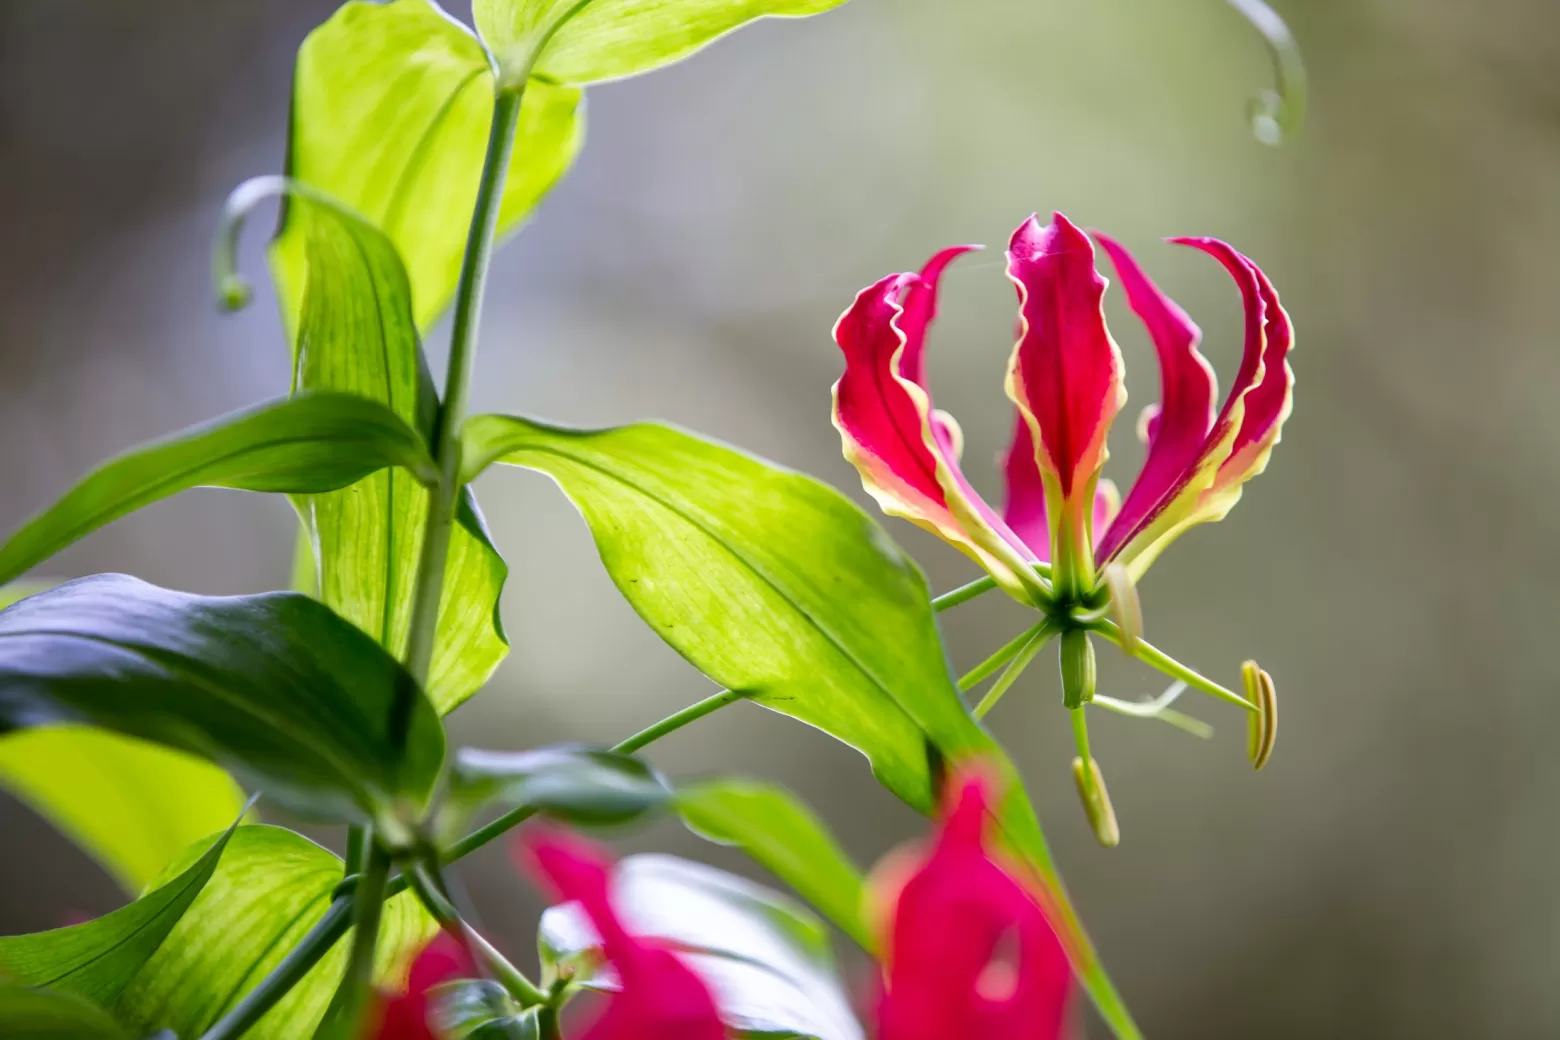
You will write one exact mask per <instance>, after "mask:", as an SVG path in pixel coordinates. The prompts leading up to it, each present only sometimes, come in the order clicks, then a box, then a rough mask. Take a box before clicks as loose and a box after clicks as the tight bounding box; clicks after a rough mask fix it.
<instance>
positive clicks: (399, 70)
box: [271, 0, 583, 329]
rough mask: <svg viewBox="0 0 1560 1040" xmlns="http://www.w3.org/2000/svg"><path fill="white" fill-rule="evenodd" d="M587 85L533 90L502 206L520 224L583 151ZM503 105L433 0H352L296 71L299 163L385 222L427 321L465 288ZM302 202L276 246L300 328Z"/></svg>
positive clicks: (470, 41)
mask: <svg viewBox="0 0 1560 1040" xmlns="http://www.w3.org/2000/svg"><path fill="white" fill-rule="evenodd" d="M579 105H580V92H579V91H578V90H575V89H572V88H570V87H564V86H559V85H557V84H556V83H545V82H537V83H534V84H532V85H531V89H529V90H527V91H526V96H525V103H524V105H523V107H522V108H521V111H520V125H519V129H518V130H517V132H516V136H515V147H514V160H513V162H512V163H511V165H510V170H509V177H508V179H507V181H506V183H505V188H504V196H503V199H502V202H501V204H500V209H499V217H498V227H499V234H500V235H502V234H505V233H507V232H509V231H512V230H514V229H515V228H516V227H518V226H519V224H520V223H521V222H522V221H523V220H525V218H526V217H528V216H529V215H530V213H531V211H532V210H533V209H534V208H535V207H536V204H537V203H538V202H539V201H540V200H541V198H542V196H543V195H545V194H546V193H547V191H548V189H549V188H551V187H552V185H553V184H554V183H555V182H556V181H557V180H558V178H559V177H560V176H562V175H563V172H564V171H565V170H566V169H568V167H569V165H570V163H572V162H573V161H574V156H575V153H576V152H577V151H578V150H579V146H580V142H581V140H582V138H583V119H582V118H581V113H580V112H579V111H578V109H579ZM492 112H493V76H492V73H491V70H490V67H489V63H488V58H487V55H486V54H485V53H484V51H483V48H482V45H481V43H479V42H478V41H477V39H476V38H475V37H474V36H473V35H472V34H471V32H470V31H469V30H468V29H466V28H465V27H464V26H462V25H460V24H459V23H458V22H456V21H455V20H454V19H452V18H450V17H449V16H448V15H447V14H445V13H444V11H443V10H441V9H440V8H439V7H438V5H437V4H434V3H431V2H429V0H394V2H392V3H387V4H377V3H367V2H364V0H352V2H349V3H347V4H345V5H343V6H342V7H341V8H340V9H339V10H338V11H337V12H336V13H335V15H333V16H332V17H331V19H330V20H329V21H327V22H326V23H325V24H324V25H321V26H320V27H319V28H318V29H315V30H314V31H313V32H312V33H310V34H309V37H308V39H306V40H305V41H304V43H303V46H302V47H301V48H300V49H299V51H298V67H297V72H296V74H295V76H294V80H293V110H292V136H291V140H290V143H289V148H288V162H287V172H288V174H289V175H290V176H292V177H294V178H296V179H298V180H300V181H303V182H304V183H306V184H309V185H312V186H313V187H316V188H319V189H321V190H323V191H325V192H328V193H329V194H330V195H332V196H334V197H335V198H337V199H340V200H341V201H342V202H343V203H345V204H346V205H348V206H350V207H352V209H354V210H355V211H357V212H358V213H361V214H362V215H363V216H364V217H366V218H367V219H368V220H369V221H371V222H373V223H374V224H376V225H377V226H378V227H380V228H382V229H383V230H384V232H385V233H386V234H387V235H389V236H390V239H391V241H393V242H394V243H395V246H396V248H397V249H398V250H399V251H400V254H401V255H402V256H403V257H405V258H406V262H407V267H408V272H409V274H410V284H411V293H412V298H413V300H415V308H414V310H413V313H414V314H415V315H416V319H417V325H418V327H420V328H427V326H428V325H429V324H430V323H431V322H432V321H433V319H434V318H435V317H436V316H437V315H438V314H439V312H440V311H442V310H443V309H444V306H445V304H446V303H448V301H449V299H450V297H451V295H452V294H453V293H454V291H455V284H456V281H457V280H458V277H459V273H460V262H461V254H462V252H463V250H464V249H465V244H466V231H467V228H468V227H469V226H470V224H471V212H472V207H473V204H474V202H475V200H476V194H477V181H478V179H479V178H480V175H481V171H482V157H483V154H484V152H485V150H486V148H487V139H488V126H489V124H490V122H491V119H492ZM298 216H299V213H298V210H297V209H296V208H291V207H290V208H289V210H288V212H287V214H286V216H285V219H284V220H283V223H282V230H281V234H280V235H279V237H278V239H277V242H276V244H275V246H274V247H273V250H272V256H271V259H272V267H273V270H274V271H275V272H276V277H277V283H278V287H279V289H278V291H279V293H280V296H281V299H282V307H283V313H284V315H285V316H286V319H287V327H288V328H289V329H294V328H297V327H298V315H299V311H300V309H301V306H302V301H303V296H304V293H305V288H304V285H305V280H306V277H307V269H308V267H309V264H310V262H311V261H310V260H309V258H308V257H307V255H306V252H307V246H306V240H307V238H308V236H309V233H310V232H309V230H308V228H307V226H306V223H305V222H300V221H299V220H298V219H296V218H297V217H298Z"/></svg>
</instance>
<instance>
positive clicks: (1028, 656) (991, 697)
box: [975, 621, 1056, 719]
mask: <svg viewBox="0 0 1560 1040" xmlns="http://www.w3.org/2000/svg"><path fill="white" fill-rule="evenodd" d="M1032 631H1033V632H1034V634H1033V635H1031V636H1030V637H1029V641H1028V642H1026V643H1025V644H1024V646H1023V649H1021V650H1020V651H1019V652H1018V655H1017V656H1015V657H1014V658H1013V660H1012V662H1011V663H1010V664H1009V665H1008V666H1007V669H1006V670H1005V671H1004V672H1003V673H1002V675H1001V676H1000V677H998V679H997V681H996V682H994V683H992V684H991V689H989V690H987V691H986V696H984V697H982V698H981V699H980V703H979V704H977V705H975V717H976V718H977V719H983V718H985V717H986V713H987V712H989V711H990V710H991V709H992V708H995V707H996V706H997V702H998V701H1000V700H1001V699H1002V695H1003V694H1005V693H1007V692H1008V690H1009V689H1011V688H1012V686H1013V684H1014V683H1015V682H1017V681H1018V677H1019V676H1021V675H1023V674H1024V669H1026V668H1028V667H1029V666H1030V664H1031V663H1032V662H1033V661H1034V659H1035V656H1036V655H1037V654H1039V653H1040V651H1041V650H1042V649H1044V648H1045V645H1046V644H1047V643H1049V642H1050V641H1051V637H1053V636H1054V635H1056V629H1055V628H1053V627H1052V626H1051V624H1050V623H1049V622H1048V621H1042V622H1040V624H1038V625H1036V626H1035V628H1034V629H1033V630H1032Z"/></svg>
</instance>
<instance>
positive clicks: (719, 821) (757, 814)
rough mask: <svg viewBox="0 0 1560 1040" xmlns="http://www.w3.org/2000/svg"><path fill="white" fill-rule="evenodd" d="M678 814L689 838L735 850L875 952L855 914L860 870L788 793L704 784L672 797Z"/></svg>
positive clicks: (750, 784)
mask: <svg viewBox="0 0 1560 1040" xmlns="http://www.w3.org/2000/svg"><path fill="white" fill-rule="evenodd" d="M677 811H678V812H679V813H681V814H682V818H683V821H684V822H685V823H687V825H688V827H689V829H691V830H692V831H693V832H694V833H696V834H698V835H700V836H701V837H704V838H707V839H709V840H710V841H713V842H718V843H720V844H722V845H735V846H737V847H738V848H740V849H742V850H743V851H744V852H746V853H747V854H748V855H749V856H751V857H753V859H755V860H757V861H758V862H759V863H760V864H761V865H762V866H763V867H764V868H765V869H767V870H768V871H769V872H770V873H771V874H773V875H775V876H776V877H778V878H779V879H780V880H781V881H784V882H785V883H786V884H787V885H790V886H791V888H793V889H794V890H795V891H796V893H797V894H798V895H800V896H801V897H802V898H803V899H805V900H807V902H809V903H811V904H812V905H813V906H814V907H815V908H816V909H817V910H818V912H819V913H821V914H823V916H824V917H827V918H828V919H829V920H830V921H832V922H833V923H834V924H835V926H837V927H838V928H839V929H840V930H841V931H843V932H844V933H845V934H846V935H848V936H850V937H851V938H852V939H854V940H855V941H856V943H857V944H858V945H860V946H861V948H862V949H864V950H866V951H867V952H869V953H874V952H876V950H877V939H876V936H874V935H873V934H872V932H871V930H870V929H869V928H868V926H867V923H866V921H865V920H864V919H863V916H862V910H863V904H864V882H863V881H862V878H861V871H860V870H859V869H857V867H856V865H855V864H854V863H852V862H851V860H850V857H849V856H847V855H846V854H845V850H843V849H841V848H840V847H839V844H838V843H837V842H836V841H835V840H834V838H833V836H832V835H830V834H829V832H828V830H827V829H826V828H825V827H824V825H823V823H822V821H820V820H819V819H818V818H817V817H816V816H814V815H813V813H812V812H811V811H810V810H809V809H808V808H807V807H806V806H805V805H803V804H802V803H801V802H799V801H797V799H796V797H795V796H794V795H792V794H791V793H790V792H789V791H786V790H785V789H784V788H780V787H775V786H773V785H771V784H761V783H757V782H754V781H751V780H724V779H723V780H707V781H705V782H703V783H698V784H694V785H692V786H690V787H684V788H682V789H681V790H679V791H678V792H677Z"/></svg>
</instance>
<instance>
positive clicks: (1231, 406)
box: [1098, 237, 1294, 581]
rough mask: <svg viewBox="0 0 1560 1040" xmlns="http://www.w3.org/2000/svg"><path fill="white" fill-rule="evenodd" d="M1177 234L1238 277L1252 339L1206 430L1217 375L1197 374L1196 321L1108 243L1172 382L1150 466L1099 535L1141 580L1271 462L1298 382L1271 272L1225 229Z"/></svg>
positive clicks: (1109, 557) (1152, 429) (1157, 417)
mask: <svg viewBox="0 0 1560 1040" xmlns="http://www.w3.org/2000/svg"><path fill="white" fill-rule="evenodd" d="M1101 241H1102V244H1105V243H1107V242H1108V240H1106V239H1104V238H1103V237H1102V238H1101ZM1171 241H1172V242H1175V243H1176V244H1179V245H1186V246H1191V247H1192V248H1194V249H1199V250H1201V251H1202V252H1205V253H1208V254H1209V255H1210V256H1212V257H1214V258H1215V259H1216V260H1218V261H1219V262H1220V263H1221V264H1222V265H1223V266H1224V268H1225V270H1227V271H1228V272H1229V274H1230V275H1231V277H1232V278H1234V279H1235V283H1236V286H1237V287H1238V289H1239V290H1240V294H1241V301H1242V304H1243V307H1244V311H1245V347H1244V350H1243V353H1242V357H1241V365H1240V369H1239V371H1238V372H1237V373H1236V376H1235V381H1234V384H1233V385H1232V386H1231V388H1230V393H1229V396H1228V397H1226V398H1225V401H1224V405H1223V407H1222V408H1221V409H1220V411H1219V414H1218V415H1217V416H1216V417H1215V418H1214V419H1213V420H1212V422H1211V424H1209V425H1207V426H1205V427H1204V431H1205V432H1204V433H1203V434H1202V435H1201V437H1200V438H1199V437H1198V436H1197V435H1196V433H1197V429H1198V427H1199V426H1200V425H1201V424H1202V422H1203V420H1202V416H1203V415H1204V414H1205V411H1204V409H1205V408H1206V407H1207V405H1206V404H1205V403H1204V402H1205V399H1206V400H1209V401H1211V398H1212V387H1213V383H1212V378H1211V373H1209V374H1208V376H1207V380H1206V382H1204V377H1203V376H1202V375H1199V374H1198V373H1199V370H1202V371H1203V372H1206V369H1205V362H1203V361H1202V359H1201V357H1200V356H1198V355H1197V354H1196V342H1195V335H1194V333H1195V326H1193V325H1191V322H1190V320H1189V319H1185V318H1184V315H1182V314H1181V312H1180V309H1179V308H1177V307H1175V305H1174V304H1173V303H1171V302H1170V301H1169V300H1168V298H1166V297H1164V296H1163V294H1162V293H1160V292H1159V290H1158V289H1157V288H1156V287H1155V286H1154V285H1153V283H1152V282H1150V281H1149V280H1148V279H1147V278H1146V276H1143V275H1142V273H1141V271H1138V270H1137V269H1136V264H1135V263H1134V262H1133V261H1132V259H1131V257H1130V255H1128V254H1127V253H1126V251H1125V250H1122V249H1120V247H1115V248H1112V246H1114V243H1110V244H1106V249H1107V251H1109V252H1111V254H1112V258H1113V260H1114V261H1115V263H1116V268H1117V272H1118V273H1119V274H1120V275H1121V277H1122V283H1123V285H1124V286H1125V287H1126V289H1127V293H1128V298H1129V302H1131V304H1132V307H1133V309H1134V310H1135V311H1137V312H1138V314H1139V315H1140V316H1141V317H1143V320H1144V322H1145V324H1146V325H1148V327H1149V330H1150V334H1151V336H1152V337H1153V338H1154V341H1155V346H1156V349H1158V350H1159V353H1160V361H1161V371H1162V373H1163V380H1164V384H1165V389H1166V398H1165V400H1164V402H1162V405H1161V408H1160V409H1159V410H1158V411H1157V412H1156V413H1155V414H1153V416H1152V418H1151V419H1150V421H1149V422H1148V423H1146V424H1145V429H1146V430H1147V432H1148V433H1149V434H1150V447H1149V456H1148V460H1147V461H1146V462H1145V465H1144V470H1143V473H1142V475H1141V476H1140V477H1139V478H1138V481H1137V483H1135V484H1134V485H1133V488H1132V489H1131V490H1130V491H1129V492H1128V494H1127V499H1126V502H1125V504H1124V505H1123V507H1122V511H1121V514H1120V515H1119V516H1118V517H1117V519H1116V520H1115V522H1114V523H1113V524H1112V525H1111V527H1110V529H1109V530H1108V531H1107V532H1106V535H1105V537H1104V539H1102V540H1101V542H1100V545H1099V553H1098V562H1099V565H1100V566H1101V567H1103V566H1104V565H1105V564H1106V563H1109V562H1111V561H1113V560H1114V561H1119V562H1121V563H1122V564H1124V565H1125V566H1126V568H1127V571H1128V573H1129V575H1131V577H1132V579H1133V580H1134V581H1135V580H1138V579H1140V578H1141V577H1142V575H1143V573H1144V572H1145V571H1146V570H1147V569H1148V567H1149V565H1150V564H1152V563H1153V561H1154V559H1155V558H1157V557H1158V555H1159V553H1160V552H1162V551H1163V550H1164V548H1165V547H1166V546H1167V545H1168V544H1169V543H1170V542H1171V541H1173V540H1174V539H1175V538H1176V537H1178V536H1179V535H1180V534H1181V533H1182V532H1183V531H1185V530H1186V529H1187V528H1189V527H1192V526H1194V525H1196V524H1201V523H1208V522H1211V521H1215V520H1220V519H1223V518H1224V516H1226V515H1227V514H1228V513H1229V511H1230V509H1231V508H1232V507H1233V506H1234V504H1235V502H1236V501H1237V500H1239V498H1240V492H1241V485H1242V484H1243V483H1244V482H1245V481H1246V480H1249V479H1250V478H1251V477H1253V476H1255V475H1256V474H1258V473H1260V472H1261V471H1262V469H1263V468H1264V467H1265V466H1266V464H1267V459H1268V457H1269V456H1270V455H1271V453H1272V449H1273V445H1274V444H1276V443H1277V442H1278V438H1279V435H1280V431H1281V428H1282V426H1283V422H1284V419H1285V418H1287V417H1288V415H1289V411H1290V407H1291V404H1292V390H1293V386H1294V373H1293V371H1292V370H1291V369H1290V367H1289V364H1288V354H1289V350H1290V348H1291V346H1292V345H1293V330H1292V326H1291V325H1290V322H1289V318H1288V315H1287V314H1285V313H1284V311H1283V308H1282V307H1281V306H1280V305H1279V302H1278V295H1277V293H1276V292H1275V291H1274V290H1273V287H1272V284H1271V283H1270V282H1269V281H1268V279H1267V277H1266V276H1265V275H1264V274H1263V273H1262V272H1261V270H1260V269H1258V268H1257V266H1256V265H1255V264H1254V263H1252V262H1251V261H1250V260H1249V259H1247V258H1246V257H1245V256H1243V255H1241V254H1240V253H1239V252H1237V251H1236V250H1235V249H1233V248H1231V247H1230V246H1229V245H1228V244H1226V243H1224V242H1221V241H1219V240H1217V239H1212V238H1180V239H1172V240H1171ZM1205 387H1206V397H1205V389H1204V388H1205ZM1199 440H1200V444H1199V443H1198V442H1199Z"/></svg>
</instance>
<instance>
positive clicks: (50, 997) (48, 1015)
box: [0, 980, 131, 1040]
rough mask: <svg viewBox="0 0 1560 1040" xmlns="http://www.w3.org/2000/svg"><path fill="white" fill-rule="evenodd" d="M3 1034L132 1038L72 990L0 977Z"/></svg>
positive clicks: (44, 1039)
mask: <svg viewBox="0 0 1560 1040" xmlns="http://www.w3.org/2000/svg"><path fill="white" fill-rule="evenodd" d="M0 1036H8V1037H14V1038H16V1040H56V1038H57V1040H131V1038H130V1034H129V1033H126V1032H125V1031H124V1030H123V1029H122V1028H120V1026H119V1025H118V1023H116V1022H115V1021H114V1020H113V1019H112V1018H110V1017H109V1016H108V1015H107V1014H105V1013H104V1012H103V1011H102V1010H101V1009H99V1008H96V1007H94V1006H93V1005H91V1004H89V1003H87V1002H86V1001H85V1000H82V999H81V998H80V997H73V996H71V995H69V994H68V993H49V992H45V991H43V990H36V989H27V988H25V987H23V986H17V985H13V984H12V983H9V982H5V981H3V980H0Z"/></svg>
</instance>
